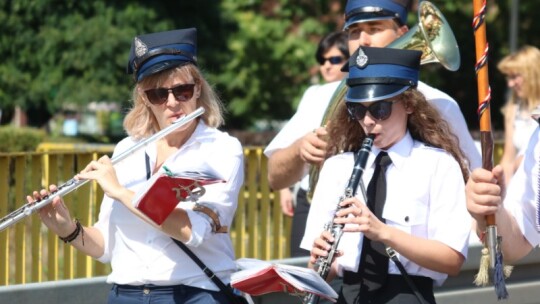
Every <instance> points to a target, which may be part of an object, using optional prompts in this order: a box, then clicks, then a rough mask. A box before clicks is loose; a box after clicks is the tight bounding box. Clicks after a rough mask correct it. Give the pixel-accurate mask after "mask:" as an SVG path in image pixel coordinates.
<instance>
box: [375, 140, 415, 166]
mask: <svg viewBox="0 0 540 304" xmlns="http://www.w3.org/2000/svg"><path fill="white" fill-rule="evenodd" d="M413 146H414V139H413V138H412V136H411V133H409V131H407V132H406V133H405V136H403V138H401V139H400V140H399V141H398V142H397V143H395V144H394V145H393V146H392V147H390V149H388V150H386V152H388V156H390V159H391V160H392V164H393V165H394V166H395V167H396V168H397V169H401V168H402V167H403V164H404V163H405V159H406V158H407V157H408V156H409V155H410V154H411V151H412V148H413ZM372 150H373V155H374V158H373V161H374V160H375V157H377V155H379V152H381V151H382V150H381V149H379V148H377V147H373V149H372ZM373 161H372V162H373Z"/></svg>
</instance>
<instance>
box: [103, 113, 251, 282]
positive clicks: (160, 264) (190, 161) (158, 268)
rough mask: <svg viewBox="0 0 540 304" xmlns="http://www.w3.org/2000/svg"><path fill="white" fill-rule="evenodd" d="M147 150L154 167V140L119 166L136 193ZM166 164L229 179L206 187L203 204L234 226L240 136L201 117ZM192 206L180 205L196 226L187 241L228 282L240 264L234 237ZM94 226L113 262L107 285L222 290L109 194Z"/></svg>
mask: <svg viewBox="0 0 540 304" xmlns="http://www.w3.org/2000/svg"><path fill="white" fill-rule="evenodd" d="M134 144H135V142H134V141H133V139H132V138H125V139H123V140H122V141H121V142H120V143H118V145H117V146H116V148H115V151H114V155H116V154H119V153H121V152H123V151H125V150H127V149H128V148H130V147H132V146H133V145H134ZM145 154H147V155H148V157H149V160H150V168H154V167H155V162H156V155H157V146H156V144H155V143H150V144H149V145H148V146H147V147H146V148H145V149H140V150H139V151H136V152H134V153H133V154H132V155H130V157H128V158H126V159H125V160H123V161H122V162H120V163H118V164H117V165H116V166H115V169H116V173H117V176H118V179H119V181H120V183H121V184H122V185H124V186H125V187H127V188H128V189H130V190H132V191H134V192H135V193H137V191H141V189H142V188H144V185H145V183H146V182H147V179H146V165H145V157H146V156H145ZM163 166H166V167H167V168H168V169H170V170H171V171H172V172H173V173H181V172H183V171H198V172H204V173H207V174H211V175H213V176H216V177H217V178H220V179H223V180H226V181H227V182H226V183H217V184H212V185H207V186H205V188H206V193H205V194H204V195H203V196H202V197H201V198H200V199H199V202H200V203H205V204H208V205H209V206H212V208H213V209H214V210H216V211H217V213H218V215H219V219H220V222H221V224H222V225H224V226H228V227H230V226H231V223H232V220H233V217H234V213H235V210H236V205H237V201H238V193H239V191H240V189H241V187H242V184H243V181H244V164H243V150H242V147H241V145H240V142H239V141H238V140H237V139H236V138H234V137H231V136H229V135H228V134H227V133H224V132H221V131H219V130H217V129H214V128H210V127H208V126H206V125H205V124H204V123H203V122H202V120H201V121H200V122H199V123H198V125H197V128H196V129H195V131H194V133H193V134H192V136H191V137H190V138H189V139H188V141H187V142H186V143H185V144H184V145H183V146H182V147H181V148H180V149H179V150H178V151H177V152H176V153H175V154H174V155H172V156H170V157H169V158H168V159H167V160H166V161H165V162H164V164H163ZM163 166H162V167H161V169H160V171H163ZM192 207H193V203H185V202H182V203H180V204H179V205H178V206H177V208H183V209H185V210H186V211H187V214H188V216H189V220H190V222H191V225H192V227H191V228H192V235H191V239H190V240H189V241H188V242H187V243H186V245H187V246H188V247H189V248H190V249H191V250H192V251H193V253H194V254H195V255H196V256H198V257H199V258H200V259H201V260H202V261H203V262H204V263H205V264H206V266H208V268H210V269H211V270H212V271H214V272H215V273H216V274H217V275H218V276H219V277H220V278H221V279H222V280H223V281H224V283H226V284H227V283H228V282H229V280H230V273H232V272H233V271H234V270H235V268H236V267H235V262H234V260H235V257H234V251H233V247H232V243H231V239H230V235H229V234H228V233H217V234H214V233H212V231H211V230H212V229H211V225H210V222H209V219H208V217H206V216H205V215H201V214H200V213H198V212H194V211H193V210H191V208H192ZM94 226H95V227H96V228H97V229H99V230H100V231H101V233H102V234H103V238H104V242H105V251H104V254H103V256H101V257H100V258H99V259H98V260H99V261H101V262H104V263H107V262H110V263H111V266H112V272H111V274H110V275H109V276H108V278H107V282H108V283H117V284H130V285H142V284H154V285H178V284H184V285H190V286H194V287H199V288H204V289H210V290H216V291H217V290H219V289H218V288H217V287H216V286H215V285H214V283H213V282H212V281H211V280H210V279H209V278H208V277H207V276H206V275H205V274H204V273H203V272H202V270H201V269H200V268H199V267H198V266H197V265H196V264H195V263H194V262H193V261H192V260H191V258H190V257H189V256H187V255H186V254H185V253H184V252H183V251H182V250H181V249H180V247H178V246H177V245H176V244H175V243H174V242H173V241H172V239H171V238H170V237H169V236H168V235H166V234H164V233H163V232H160V231H158V230H156V229H154V228H153V227H152V226H150V225H149V224H147V223H145V222H144V221H143V220H141V219H139V218H138V217H137V216H135V215H134V214H132V213H131V212H130V211H128V209H127V208H125V207H124V206H123V205H122V204H121V203H120V202H117V201H114V200H113V199H111V198H109V197H107V196H105V197H104V199H103V202H102V205H101V209H100V213H99V218H98V221H97V222H96V223H95V225H94ZM178 229H180V226H179V227H178Z"/></svg>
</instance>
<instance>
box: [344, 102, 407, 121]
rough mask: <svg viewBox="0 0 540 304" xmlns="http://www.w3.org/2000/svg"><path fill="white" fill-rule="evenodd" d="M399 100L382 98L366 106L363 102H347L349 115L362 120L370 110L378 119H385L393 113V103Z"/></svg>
mask: <svg viewBox="0 0 540 304" xmlns="http://www.w3.org/2000/svg"><path fill="white" fill-rule="evenodd" d="M395 102H397V100H396V101H392V100H381V101H377V102H374V103H372V104H370V105H369V106H367V107H366V106H365V105H363V104H362V103H356V102H355V103H353V102H347V110H348V111H349V115H350V116H351V117H352V118H353V119H356V120H362V119H364V117H366V113H367V112H369V114H371V116H372V117H373V118H375V119H376V120H385V119H388V117H390V115H392V105H393V104H394V103H395Z"/></svg>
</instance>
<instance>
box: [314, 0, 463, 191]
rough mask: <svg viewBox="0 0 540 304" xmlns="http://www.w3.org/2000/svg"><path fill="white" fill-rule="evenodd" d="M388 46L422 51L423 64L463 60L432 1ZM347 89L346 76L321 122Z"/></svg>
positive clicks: (455, 65) (454, 64)
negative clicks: (415, 21)
mask: <svg viewBox="0 0 540 304" xmlns="http://www.w3.org/2000/svg"><path fill="white" fill-rule="evenodd" d="M387 47H389V48H394V49H402V50H416V51H421V52H422V57H421V61H420V64H422V65H423V64H428V63H440V64H441V65H442V66H443V67H445V68H446V69H448V70H450V71H456V70H457V69H459V66H460V64H461V57H460V54H459V46H458V44H457V41H456V38H455V36H454V33H453V32H452V29H451V28H450V25H449V24H448V22H447V21H446V18H444V16H443V14H442V13H441V11H440V10H439V9H438V8H437V7H436V6H435V5H433V4H432V3H431V2H429V1H421V2H420V4H419V6H418V24H417V25H415V26H414V27H413V28H411V29H410V30H409V31H408V32H407V33H405V34H404V35H403V36H401V37H399V38H398V39H396V40H394V41H393V42H392V43H391V44H389V45H388V46H387ZM346 92H347V86H346V84H345V79H344V80H342V81H341V83H340V84H339V86H338V87H337V89H336V91H335V92H334V95H332V99H331V100H330V103H329V104H328V107H327V108H326V111H325V113H324V116H323V118H322V123H321V126H326V124H327V123H328V120H329V119H330V117H331V116H332V115H333V114H334V112H335V110H336V109H337V107H338V105H339V103H340V101H341V100H343V98H344V96H345V93H346ZM319 171H320V165H318V166H311V168H310V172H309V190H308V193H307V199H308V201H311V199H312V198H313V193H314V192H315V187H316V185H317V181H318V180H319Z"/></svg>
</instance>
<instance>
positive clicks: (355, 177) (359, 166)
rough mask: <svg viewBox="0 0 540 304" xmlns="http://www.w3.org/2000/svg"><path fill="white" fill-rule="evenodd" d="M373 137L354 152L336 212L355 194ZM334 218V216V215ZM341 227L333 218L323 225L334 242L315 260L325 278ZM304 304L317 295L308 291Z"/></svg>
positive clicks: (312, 303) (314, 303) (313, 303)
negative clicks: (349, 173)
mask: <svg viewBox="0 0 540 304" xmlns="http://www.w3.org/2000/svg"><path fill="white" fill-rule="evenodd" d="M374 139H375V135H374V134H369V135H368V136H367V137H366V138H365V139H364V141H363V142H362V146H361V147H360V149H359V150H358V152H357V153H356V155H355V156H356V160H355V162H354V168H353V170H352V173H351V177H350V178H349V182H348V184H347V187H346V188H345V191H344V193H343V195H342V196H341V197H340V198H339V202H338V205H337V208H336V212H338V211H339V210H340V209H342V208H344V207H342V206H340V203H341V202H343V201H344V200H345V199H348V198H351V197H354V196H355V195H356V189H357V188H358V184H359V183H360V181H361V180H362V174H363V173H364V169H365V167H366V163H367V159H368V157H369V154H370V153H371V147H372V146H373V140H374ZM360 188H361V191H362V194H363V196H364V198H365V197H366V194H365V192H366V191H365V188H364V185H363V183H362V184H360ZM334 218H335V216H334ZM343 227H344V224H336V223H334V220H333V219H332V221H331V222H329V223H327V224H325V225H324V230H325V231H328V232H330V234H331V235H332V237H333V238H334V242H333V243H332V247H330V250H328V256H326V257H318V258H317V262H315V265H314V266H315V270H316V271H317V273H318V274H319V275H320V276H321V277H322V278H323V279H325V280H326V277H327V276H328V273H329V272H330V268H331V266H332V262H333V260H334V257H335V255H336V253H337V248H338V245H339V240H340V239H341V235H342V234H343ZM303 303H304V304H317V303H319V296H317V295H315V294H313V293H310V294H308V295H306V296H305V297H304V299H303Z"/></svg>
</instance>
